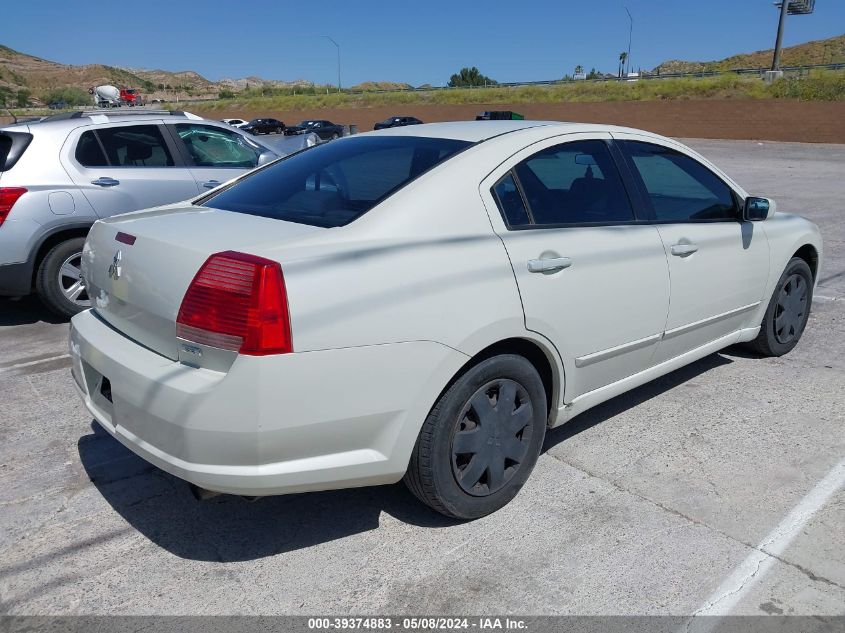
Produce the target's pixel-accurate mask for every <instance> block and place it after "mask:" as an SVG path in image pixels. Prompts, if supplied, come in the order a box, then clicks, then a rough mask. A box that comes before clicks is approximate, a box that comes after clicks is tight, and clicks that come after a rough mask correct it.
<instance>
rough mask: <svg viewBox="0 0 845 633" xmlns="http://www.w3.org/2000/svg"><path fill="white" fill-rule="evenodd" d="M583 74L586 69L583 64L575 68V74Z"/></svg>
mask: <svg viewBox="0 0 845 633" xmlns="http://www.w3.org/2000/svg"><path fill="white" fill-rule="evenodd" d="M583 72H584V67H583V66H582V65H581V64H578V65H577V66H576V67H575V74H576V75H580V74H582V73H583Z"/></svg>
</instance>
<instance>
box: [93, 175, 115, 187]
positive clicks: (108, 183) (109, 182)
mask: <svg viewBox="0 0 845 633" xmlns="http://www.w3.org/2000/svg"><path fill="white" fill-rule="evenodd" d="M91 184H92V185H97V186H98V187H114V186H116V185H119V184H120V181H119V180H117V179H115V178H109V177H108V176H102V177H100V178H97V180H92V181H91Z"/></svg>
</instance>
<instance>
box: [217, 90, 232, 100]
mask: <svg viewBox="0 0 845 633" xmlns="http://www.w3.org/2000/svg"><path fill="white" fill-rule="evenodd" d="M217 98H218V99H234V98H235V93H234V92H232V91H231V90H227V89H226V88H223V89H222V90H221V91H220V92H218V93H217Z"/></svg>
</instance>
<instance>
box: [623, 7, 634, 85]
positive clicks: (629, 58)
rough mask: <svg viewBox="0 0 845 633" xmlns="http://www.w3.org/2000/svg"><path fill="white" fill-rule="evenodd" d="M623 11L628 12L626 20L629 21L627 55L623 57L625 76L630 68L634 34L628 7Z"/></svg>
mask: <svg viewBox="0 0 845 633" xmlns="http://www.w3.org/2000/svg"><path fill="white" fill-rule="evenodd" d="M625 13H627V14H628V20H629V21H630V24H629V26H628V57H626V58H625V61H626V62H627V66H628V68H627V69H626V70H625V76H626V77H627V76H628V71H630V70H631V36H632V35H633V34H634V18H632V17H631V12H630V11H628V7H625Z"/></svg>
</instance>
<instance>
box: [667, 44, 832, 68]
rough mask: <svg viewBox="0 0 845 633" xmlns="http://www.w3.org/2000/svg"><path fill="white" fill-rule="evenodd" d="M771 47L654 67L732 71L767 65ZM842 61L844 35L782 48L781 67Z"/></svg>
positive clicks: (675, 61)
mask: <svg viewBox="0 0 845 633" xmlns="http://www.w3.org/2000/svg"><path fill="white" fill-rule="evenodd" d="M773 52H774V51H773V49H769V50H765V51H757V52H754V53H744V54H741V55H734V56H733V57H727V58H725V59H722V60H718V61H710V62H691V61H682V60H677V59H673V60H670V61H666V62H663V63H662V64H660V65H659V66H657V67H656V68H655V69H654V72H660V73H695V72H708V71H725V70H736V69H737V68H768V67H769V66H771V64H772V54H773ZM836 62H845V35H839V36H837V37H831V38H829V39H826V40H815V41H812V42H806V43H804V44H798V45H796V46H789V47H787V48H784V49H783V51H782V56H781V65H782V66H809V65H812V64H830V63H836Z"/></svg>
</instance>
